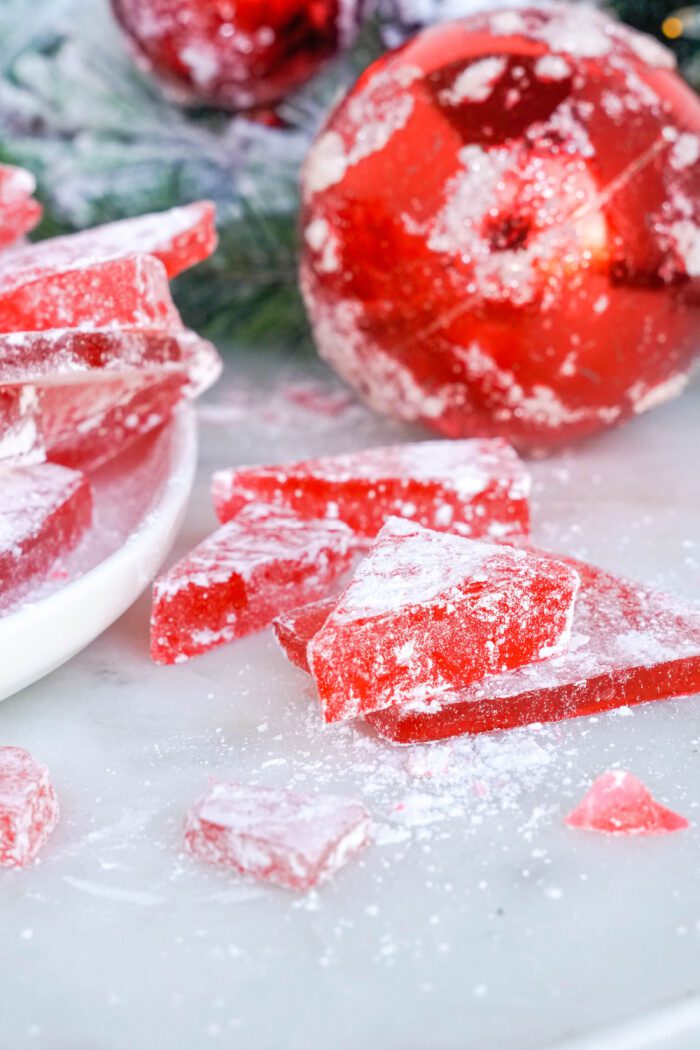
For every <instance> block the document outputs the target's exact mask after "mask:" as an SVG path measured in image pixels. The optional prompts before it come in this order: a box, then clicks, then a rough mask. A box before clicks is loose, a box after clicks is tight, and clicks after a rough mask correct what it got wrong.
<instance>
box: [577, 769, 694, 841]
mask: <svg viewBox="0 0 700 1050" xmlns="http://www.w3.org/2000/svg"><path fill="white" fill-rule="evenodd" d="M564 823H565V824H568V825H569V827H571V828H583V829H585V830H586V831H601V832H604V833H605V834H608V835H655V834H658V833H659V832H663V831H680V830H681V829H682V828H687V827H688V821H687V820H686V819H685V817H682V816H681V815H680V814H679V813H674V812H673V811H672V810H670V809H666V808H665V806H661V805H659V803H658V802H656V801H655V799H654V798H653V797H652V795H651V794H650V792H649V790H648V789H647V788H646V787H645V786H644V784H642V782H641V781H640V780H637V778H636V777H635V776H633V775H632V773H627V772H625V771H624V770H609V771H608V772H607V773H603V774H602V775H601V776H599V777H598V778H597V779H596V780H594V781H593V784H592V785H591V787H590V788H589V790H588V792H587V793H586V794H585V795H584V797H583V799H582V800H581V802H579V804H578V806H576V808H575V809H574V810H572V812H571V813H569V815H568V816H567V817H565V818H564Z"/></svg>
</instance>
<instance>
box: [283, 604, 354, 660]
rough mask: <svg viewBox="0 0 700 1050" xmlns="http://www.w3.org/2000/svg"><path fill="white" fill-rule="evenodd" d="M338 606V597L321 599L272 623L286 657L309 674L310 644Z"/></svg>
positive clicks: (291, 610) (285, 614)
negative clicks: (308, 649)
mask: <svg viewBox="0 0 700 1050" xmlns="http://www.w3.org/2000/svg"><path fill="white" fill-rule="evenodd" d="M337 604H338V599H337V597H335V598H321V600H320V601H318V602H310V603H309V604H308V605H302V606H300V607H299V608H297V609H290V610H289V612H284V613H282V614H281V615H280V616H276V617H275V619H274V620H273V621H272V629H273V631H274V632H275V637H276V639H277V641H278V642H279V644H280V648H281V649H282V651H283V652H284V654H285V656H286V657H287V659H288V660H290V661H291V662H292V663H293V664H296V666H297V667H300V668H301V670H302V671H306V673H307V674H311V668H310V667H309V658H308V655H307V652H306V650H307V647H308V644H309V642H310V641H311V639H312V638H313V637H314V635H315V634H318V632H319V631H320V630H321V628H322V627H323V625H324V623H325V622H326V620H327V619H328V617H329V616H330V614H331V613H332V612H333V610H334V609H335V607H336V605H337Z"/></svg>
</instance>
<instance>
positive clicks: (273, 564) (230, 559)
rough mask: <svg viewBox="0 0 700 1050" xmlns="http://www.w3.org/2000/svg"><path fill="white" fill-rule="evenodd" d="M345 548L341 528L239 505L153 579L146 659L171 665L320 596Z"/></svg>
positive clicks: (346, 534) (345, 561)
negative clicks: (234, 513)
mask: <svg viewBox="0 0 700 1050" xmlns="http://www.w3.org/2000/svg"><path fill="white" fill-rule="evenodd" d="M352 550H353V535H352V532H351V531H350V529H348V527H347V526H346V525H343V523H342V522H339V521H302V520H301V519H299V518H297V517H296V516H295V515H293V514H289V513H286V512H284V511H276V510H274V509H270V508H266V507H255V506H250V507H247V508H246V509H245V510H244V511H242V512H241V513H240V514H239V515H238V517H237V518H236V520H235V521H232V522H229V523H228V524H227V525H223V526H222V527H221V528H220V529H218V530H217V531H216V532H215V533H213V535H211V536H210V537H208V539H206V540H204V542H203V543H201V544H200V545H199V546H198V547H195V549H194V550H193V551H191V552H190V554H188V555H186V557H184V558H183V559H182V561H180V562H178V563H177V565H175V566H174V567H173V568H172V569H171V570H170V572H168V573H166V574H165V575H164V576H161V577H159V579H157V580H156V582H155V585H154V588H153V611H152V617H151V655H152V657H153V659H154V660H155V661H156V662H157V663H163V664H172V663H179V662H181V661H182V660H186V659H188V658H189V657H191V656H196V655H197V654H198V653H204V652H206V651H207V650H208V649H212V648H213V647H214V646H216V645H221V644H222V643H223V642H230V641H232V640H233V639H234V638H240V637H241V636H243V635H246V634H250V633H251V632H253V631H259V630H261V629H262V628H263V627H265V626H267V624H269V623H270V622H271V621H272V620H273V619H274V617H275V616H277V615H279V613H281V612H284V610H285V609H292V608H294V606H297V605H300V604H302V603H304V602H306V601H314V600H316V599H317V598H320V597H321V596H322V595H324V594H326V593H327V592H328V589H329V587H330V584H331V583H332V581H333V580H334V579H335V578H336V577H338V576H339V575H340V574H341V573H343V572H344V571H345V570H346V569H347V568H348V566H349V564H350V559H351V556H352Z"/></svg>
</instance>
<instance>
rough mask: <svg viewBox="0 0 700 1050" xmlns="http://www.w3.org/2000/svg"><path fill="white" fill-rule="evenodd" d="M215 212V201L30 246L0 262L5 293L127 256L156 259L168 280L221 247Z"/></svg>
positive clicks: (123, 220) (107, 224)
mask: <svg viewBox="0 0 700 1050" xmlns="http://www.w3.org/2000/svg"><path fill="white" fill-rule="evenodd" d="M214 219H215V209H214V205H213V204H212V203H211V202H210V201H197V202H196V203H195V204H186V205H185V206H184V207H181V208H171V209H170V210H169V211H163V212H154V213H152V214H150V215H139V216H137V217H136V218H134V219H120V220H119V221H118V222H110V223H106V224H105V225H103V226H95V227H94V228H92V229H88V230H81V231H80V232H79V233H70V234H67V235H66V236H65V237H51V238H49V239H48V240H45V241H40V242H39V243H38V244H28V245H26V246H25V247H21V248H17V249H14V250H12V251H11V252H8V253H7V254H5V255H3V256H2V258H0V290H2V292H3V293H4V292H5V291H6V288H7V287H8V286H9V287H10V288H13V287H15V283H16V282H17V281H18V280H19V279H20V277H21V280H22V282H23V283H26V282H28V281H30V280H36V279H38V278H39V277H47V276H49V275H51V274H60V273H65V272H66V271H69V270H70V271H75V270H83V269H85V267H87V266H91V265H94V264H96V263H99V262H107V261H109V260H112V259H120V258H124V257H125V256H128V255H154V256H155V257H156V258H157V259H159V260H160V261H161V262H162V264H163V266H164V267H165V270H166V273H167V274H168V277H175V276H176V275H177V274H179V273H181V272H182V271H183V270H187V269H189V267H190V266H195V265H196V264H197V263H198V262H201V261H202V260H203V259H207V258H208V257H209V256H210V255H211V254H212V253H213V252H214V250H215V248H216V229H215V226H214Z"/></svg>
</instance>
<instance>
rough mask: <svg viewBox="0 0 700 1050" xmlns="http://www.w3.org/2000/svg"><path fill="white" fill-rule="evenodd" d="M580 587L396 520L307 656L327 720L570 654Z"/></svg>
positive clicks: (568, 571)
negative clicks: (567, 651)
mask: <svg viewBox="0 0 700 1050" xmlns="http://www.w3.org/2000/svg"><path fill="white" fill-rule="evenodd" d="M578 585H579V578H578V575H577V573H576V572H575V570H574V569H572V568H570V567H569V566H567V565H564V564H563V563H561V562H557V561H554V560H551V559H547V558H542V557H540V556H539V555H536V554H531V553H530V552H529V551H525V550H518V549H516V548H514V547H505V546H495V545H492V544H485V543H477V542H476V541H474V540H466V539H462V537H460V536H452V535H448V534H446V533H442V532H433V531H431V530H429V529H424V528H422V527H421V526H420V525H416V524H414V523H412V522H408V521H404V520H403V519H400V518H390V519H389V521H388V522H387V524H386V525H385V526H384V528H383V529H382V530H381V532H380V533H379V535H378V537H377V540H376V542H375V544H374V546H373V547H371V548H370V551H369V553H368V555H367V557H366V558H365V559H364V560H363V561H362V562H361V563H360V565H359V566H358V568H357V570H356V572H355V575H354V577H353V579H352V581H351V583H350V585H349V586H348V588H347V590H346V591H345V593H344V594H343V595H342V596H341V598H340V600H339V602H338V604H337V605H336V608H335V610H334V611H333V612H332V613H331V615H330V616H329V617H328V619H327V620H326V623H325V624H324V626H323V627H322V628H321V630H320V631H319V633H318V634H317V635H316V636H315V637H314V638H313V639H312V641H311V643H310V644H309V647H308V659H309V667H310V668H311V673H312V675H313V677H314V678H315V680H316V685H317V687H318V693H319V698H320V701H321V706H322V708H323V714H324V718H325V720H326V721H327V722H335V721H339V720H342V719H348V718H356V717H357V716H358V715H363V714H366V713H368V712H370V711H379V710H381V709H382V708H384V707H390V706H391V705H398V706H402V705H403V704H405V703H407V702H408V701H409V700H413V701H414V702H415V701H417V700H420V699H421V698H423V699H424V700H428V699H431V700H433V701H434V700H435V698H437V697H439V696H440V695H441V694H444V693H449V692H452V691H454V689H456V688H463V687H465V686H467V685H469V684H470V683H471V682H474V681H476V680H478V679H480V678H483V677H484V675H486V674H489V673H494V672H498V671H504V670H506V669H509V668H513V667H520V666H521V665H522V664H530V663H533V661H536V660H541V659H543V658H544V657H545V656H553V655H555V654H556V653H560V652H562V651H563V650H564V649H565V647H566V645H567V644H568V640H569V633H570V630H571V618H572V615H573V607H574V600H575V597H576V592H577V590H578Z"/></svg>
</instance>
